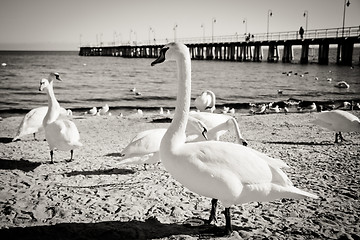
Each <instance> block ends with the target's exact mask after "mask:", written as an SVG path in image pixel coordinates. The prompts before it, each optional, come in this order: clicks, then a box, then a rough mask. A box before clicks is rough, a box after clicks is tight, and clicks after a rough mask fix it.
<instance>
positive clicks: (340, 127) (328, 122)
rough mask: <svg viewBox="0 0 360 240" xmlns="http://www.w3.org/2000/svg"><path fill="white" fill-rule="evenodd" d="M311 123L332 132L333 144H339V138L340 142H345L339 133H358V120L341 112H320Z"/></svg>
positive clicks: (359, 126)
mask: <svg viewBox="0 0 360 240" xmlns="http://www.w3.org/2000/svg"><path fill="white" fill-rule="evenodd" d="M318 111H321V106H319V108H318ZM313 123H314V124H316V125H318V126H320V127H323V128H327V129H329V130H330V131H334V132H335V143H338V142H339V140H338V139H339V138H340V140H341V141H345V139H344V138H343V136H342V134H341V132H360V120H359V118H358V117H356V116H355V115H353V114H351V113H349V112H346V111H343V110H333V111H324V112H321V113H319V114H318V116H317V119H315V120H314V121H313Z"/></svg>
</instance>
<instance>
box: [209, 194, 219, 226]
mask: <svg viewBox="0 0 360 240" xmlns="http://www.w3.org/2000/svg"><path fill="white" fill-rule="evenodd" d="M217 202H218V200H217V199H215V198H213V199H211V211H210V217H209V220H208V224H210V223H211V222H212V221H214V222H217V219H216V207H217Z"/></svg>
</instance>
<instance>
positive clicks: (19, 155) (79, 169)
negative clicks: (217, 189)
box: [0, 111, 360, 239]
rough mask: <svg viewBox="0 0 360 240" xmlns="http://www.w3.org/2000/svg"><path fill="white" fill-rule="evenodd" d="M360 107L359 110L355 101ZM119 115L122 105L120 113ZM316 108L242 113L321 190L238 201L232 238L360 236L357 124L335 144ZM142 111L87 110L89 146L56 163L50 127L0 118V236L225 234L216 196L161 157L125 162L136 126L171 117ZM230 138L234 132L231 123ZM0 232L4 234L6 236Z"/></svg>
mask: <svg viewBox="0 0 360 240" xmlns="http://www.w3.org/2000/svg"><path fill="white" fill-rule="evenodd" d="M352 113H353V114H355V115H356V116H360V111H353V112H352ZM116 115H117V114H116ZM315 116H316V113H301V114H300V113H292V114H287V115H285V114H265V115H250V114H236V118H237V120H238V122H239V126H240V130H241V132H242V135H243V137H244V138H245V139H246V140H247V141H248V143H249V147H251V148H254V149H256V150H259V151H261V152H264V153H266V154H268V155H269V156H272V157H276V158H281V159H282V160H284V161H285V162H286V163H287V164H288V165H289V166H290V167H291V168H290V169H284V172H286V173H287V174H288V176H289V178H290V179H291V180H292V181H293V183H294V185H295V186H296V187H299V188H301V189H303V190H306V191H309V192H312V193H315V194H317V195H318V196H319V197H320V198H319V199H316V200H314V199H302V200H291V199H282V200H277V201H273V202H269V203H261V204H259V203H248V204H244V205H242V206H240V205H238V206H234V207H232V224H233V228H234V233H233V234H232V235H231V236H230V238H233V239H241V238H243V239H264V238H265V239H339V238H341V239H359V238H360V225H359V222H360V221H359V215H360V214H359V213H360V206H359V192H360V191H359V186H360V185H359V182H360V177H359V169H360V168H359V165H360V163H359V159H360V148H359V147H360V134H359V133H344V134H343V136H344V138H345V139H349V140H350V139H351V140H352V142H346V143H341V144H334V143H333V142H334V138H335V137H334V133H332V132H330V131H328V130H324V129H322V128H320V127H317V126H315V125H313V124H312V123H311V122H310V121H311V120H314V119H315ZM161 118H163V117H161V116H159V115H156V114H150V113H146V112H145V114H144V115H142V116H140V115H136V114H133V115H127V116H124V117H119V116H115V114H114V115H113V116H106V117H105V116H97V117H91V116H81V115H79V114H76V113H75V116H73V121H74V122H75V123H76V125H77V127H78V129H79V131H80V134H81V142H82V143H83V144H84V146H83V147H82V148H80V149H76V150H75V154H74V158H75V160H74V161H73V162H70V163H68V162H66V161H65V160H67V159H69V158H70V153H69V152H61V151H55V154H54V159H55V164H50V155H49V148H48V145H47V143H46V141H43V139H44V133H43V132H42V133H39V134H38V135H37V138H38V139H40V140H38V141H34V140H33V138H32V135H28V136H26V137H24V138H23V139H22V140H21V141H16V142H11V139H12V137H14V136H15V134H16V131H17V127H18V125H19V124H20V122H21V119H22V117H8V118H4V119H2V120H1V121H0V133H1V135H0V181H1V182H0V228H1V229H0V236H2V237H1V238H2V239H192V238H193V239H197V238H202V239H213V238H215V239H222V238H228V237H227V236H222V232H223V230H224V225H225V219H224V215H223V214H222V211H223V210H224V207H223V206H222V205H221V202H220V204H219V207H218V212H217V213H218V217H217V223H215V224H214V223H213V224H211V225H206V224H204V220H205V219H207V218H208V217H209V211H210V200H211V199H208V198H205V197H201V196H199V195H197V194H195V193H192V192H190V191H188V190H187V189H185V188H184V187H182V186H181V185H180V184H179V183H178V182H176V181H175V180H173V179H172V177H171V176H170V175H169V174H168V173H167V172H166V170H165V169H164V167H163V166H162V164H161V163H158V164H155V165H149V166H147V167H146V169H145V168H144V166H143V165H122V164H121V161H120V160H121V158H120V156H119V153H120V152H121V149H122V148H124V147H125V146H126V145H127V144H128V143H129V141H130V140H131V139H132V138H133V137H134V135H135V134H136V133H138V132H139V131H142V130H146V129H152V128H157V127H167V126H168V125H169V123H167V122H162V121H155V122H154V121H153V120H154V119H161ZM222 140H223V141H230V142H234V141H235V135H234V134H232V133H227V134H225V135H224V136H223V138H222ZM3 236H4V237H5V238H3Z"/></svg>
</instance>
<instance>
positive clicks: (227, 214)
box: [224, 207, 233, 235]
mask: <svg viewBox="0 0 360 240" xmlns="http://www.w3.org/2000/svg"><path fill="white" fill-rule="evenodd" d="M224 215H225V234H227V235H230V234H231V233H232V232H233V230H232V226H231V213H230V208H229V207H228V208H225V213H224Z"/></svg>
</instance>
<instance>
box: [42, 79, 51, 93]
mask: <svg viewBox="0 0 360 240" xmlns="http://www.w3.org/2000/svg"><path fill="white" fill-rule="evenodd" d="M49 85H50V82H49V80H47V79H46V78H43V79H41V80H40V87H39V91H43V90H44V89H46V88H48V87H49Z"/></svg>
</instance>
